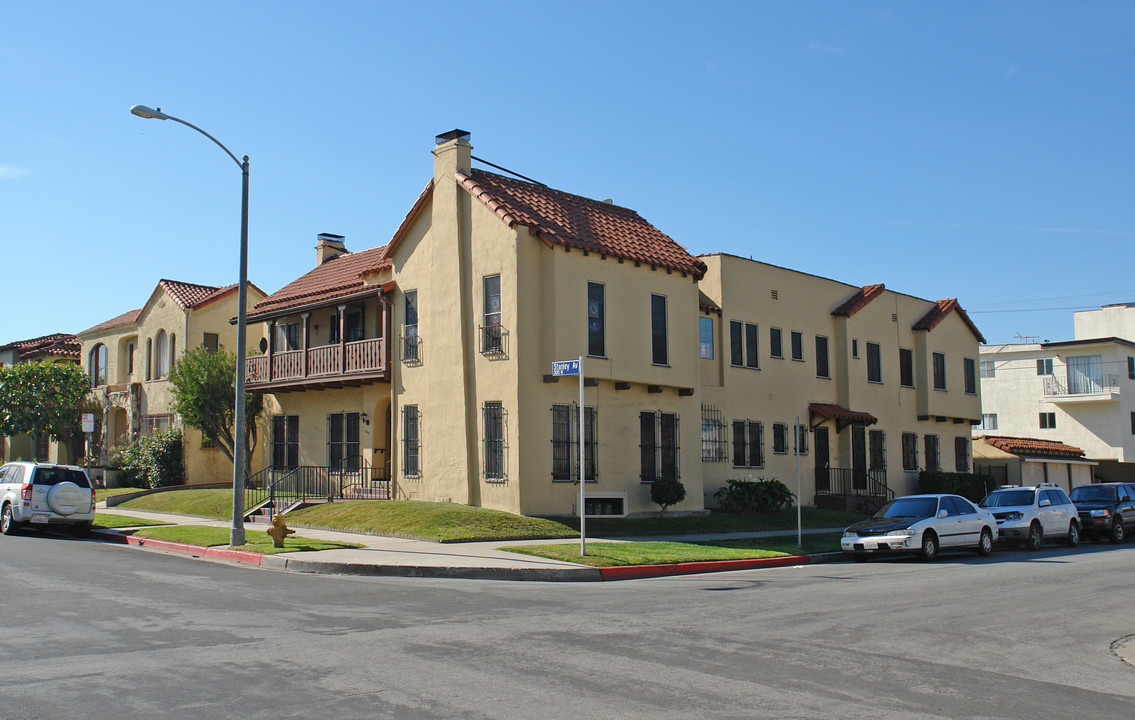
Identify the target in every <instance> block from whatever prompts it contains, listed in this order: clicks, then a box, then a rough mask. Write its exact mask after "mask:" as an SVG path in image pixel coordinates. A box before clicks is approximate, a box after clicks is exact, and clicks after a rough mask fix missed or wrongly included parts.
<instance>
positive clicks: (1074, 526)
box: [1064, 520, 1080, 547]
mask: <svg viewBox="0 0 1135 720" xmlns="http://www.w3.org/2000/svg"><path fill="white" fill-rule="evenodd" d="M1064 542H1066V543H1067V544H1068V547H1076V546H1077V545H1079V544H1080V524H1079V523H1077V522H1076V521H1075V520H1073V521H1072V522H1070V523H1068V538H1067V539H1066V540H1065V541H1064Z"/></svg>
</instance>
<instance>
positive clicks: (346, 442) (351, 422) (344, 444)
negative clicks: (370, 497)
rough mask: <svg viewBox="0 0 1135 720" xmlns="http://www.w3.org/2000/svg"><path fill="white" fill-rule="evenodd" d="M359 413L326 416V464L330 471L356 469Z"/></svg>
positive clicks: (358, 456)
mask: <svg viewBox="0 0 1135 720" xmlns="http://www.w3.org/2000/svg"><path fill="white" fill-rule="evenodd" d="M361 459H362V456H361V455H360V453H359V414H358V413H357V412H350V413H331V414H330V415H328V416H327V464H328V467H330V468H331V470H332V472H335V471H339V470H352V471H354V470H358V469H359V461H360V460H361Z"/></svg>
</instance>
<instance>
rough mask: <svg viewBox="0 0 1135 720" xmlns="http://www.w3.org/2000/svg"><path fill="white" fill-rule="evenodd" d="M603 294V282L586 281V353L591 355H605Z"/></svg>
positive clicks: (604, 292) (604, 293)
mask: <svg viewBox="0 0 1135 720" xmlns="http://www.w3.org/2000/svg"><path fill="white" fill-rule="evenodd" d="M605 296H606V288H605V287H604V285H603V283H597V282H589V283H587V354H588V355H590V356H591V357H606V355H607V335H606V332H607V329H606V318H605V317H604V313H605V312H606V309H605V307H604V305H605V301H606V297H605Z"/></svg>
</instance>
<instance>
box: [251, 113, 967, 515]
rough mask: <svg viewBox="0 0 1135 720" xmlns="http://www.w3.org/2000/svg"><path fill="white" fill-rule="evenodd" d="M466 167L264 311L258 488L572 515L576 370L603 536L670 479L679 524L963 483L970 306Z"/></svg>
mask: <svg viewBox="0 0 1135 720" xmlns="http://www.w3.org/2000/svg"><path fill="white" fill-rule="evenodd" d="M471 149H472V148H471V146H470V143H469V141H468V136H467V134H465V133H462V132H461V131H454V132H452V133H447V134H445V135H442V136H439V137H438V140H437V145H436V147H435V148H434V149H433V155H434V172H433V177H432V179H431V180H430V182H429V183H428V184H427V186H426V188H425V190H424V191H423V192H422V193H421V195H420V196H419V197H418V199H417V201H416V202H415V203H414V204H413V206H412V207H411V208H410V210H409V212H408V213H407V215H406V217H405V219H404V220H403V222H402V224H401V226H400V227H399V228H398V230H397V231H396V232H395V234H394V236H393V238H392V239H391V241H390V242H389V243H388V244H387V245H384V246H380V247H374V248H370V249H368V250H363V251H361V252H355V253H351V252H347V250H346V245H345V241H344V239H343V238H342V237H340V236H335V235H321V236H319V240H318V245H317V253H316V254H317V257H316V267H315V268H314V269H313V270H311V271H310V272H308V273H306V274H305V275H303V276H302V277H300V278H298V279H297V280H295V281H294V282H292V283H290V284H289V285H287V286H285V287H284V288H282V289H281V290H280V291H278V292H276V293H273V294H272V295H271V296H269V297H268V298H266V299H265V300H264V301H263V302H261V303H259V304H258V305H257V306H256V308H255V309H254V311H253V312H252V313H251V314H250V323H260V322H263V323H264V324H265V326H266V332H265V335H266V336H267V337H270V338H271V342H265V347H264V350H265V352H264V354H263V355H262V356H259V357H253V358H249V360H248V367H247V370H248V382H249V388H250V389H259V390H262V391H265V392H268V393H271V395H272V399H271V401H270V407H271V412H272V419H271V432H270V439H271V442H270V443H266V444H265V445H264V449H263V451H264V455H263V457H262V459H261V460H262V462H263V463H264V464H265V465H268V466H274V467H279V468H295V467H302V466H322V467H331V468H334V467H340V466H343V465H344V464H349V465H351V466H360V465H361V466H363V467H366V468H368V469H369V472H371V473H372V474H373V475H374V477H376V478H380V479H386V478H389V479H390V480H392V487H393V494H394V495H395V496H396V497H401V498H409V499H422V500H442V501H446V500H448V501H452V502H457V503H463V504H473V505H482V506H486V507H493V508H499V509H503V510H508V511H511V512H519V513H524V514H570V513H576V512H578V508H577V497H578V486H577V485H575V484H574V482H573V481H574V480H575V479H577V478H578V475H579V460H578V458H579V442H580V438H579V431H578V429H577V428H578V424H579V423H578V419H579V411H580V408H579V407H578V404H579V383H578V378H576V377H555V376H553V374H552V363H553V361H559V360H568V359H573V358H576V357H579V356H581V355H582V356H584V362H583V372H584V377H585V388H584V394H585V396H584V401H583V405H584V408H583V416H584V431H583V435H584V437H583V439H582V440H583V445H584V461H583V465H584V475H585V477H586V480H587V485H588V486H587V495H588V508H587V512H588V513H589V514H634V513H642V512H647V511H654V510H657V506H655V505H653V504H652V503H651V501H650V491H649V489H650V483H651V482H653V481H654V480H655V479H657V478H659V477H666V476H673V477H678V478H679V479H680V480H681V481H682V482H683V483H684V485H685V486H686V489H687V498H686V501H685V502H684V503H683V504H682V505H681V506H679V507H678V508H677V509H678V510H687V511H689V510H699V509H701V508H703V507H704V506H706V505H707V504H713V498H712V495H713V492H714V491H716V490H717V489H718V488H720V487H721V486H722V485H724V484H725V482H726V480H728V479H730V478H747V477H776V478H777V479H779V480H781V481H783V482H785V483H786V484H788V485H789V487H791V488H793V489H795V485H796V480H795V477H796V467H797V458H799V468H800V475H801V478H802V480H801V488H802V492H801V496H802V500H803V502H804V503H806V504H810V503H812V502H823V501H824V499H825V497H827V496H840V495H842V494H845V493H846V494H851V495H865V494H866V495H876V496H885V495H886V493H887V492H888V491H890V492H898V493H905V492H909V491H911V490H913V489H914V487H915V485H914V482H915V478H916V477H917V471H918V470H919V469H922V468H926V467H932V468H935V467H940V468H943V469H946V470H954V469H969V468H970V455H971V453H970V435H971V424H973V423H976V422H977V421H978V418H979V416H980V400H979V397H978V385H977V375H976V372H977V357H978V342H979V341H980V340H981V335H980V333H979V332H978V331H977V329H976V328H975V327H974V326H973V324H972V323H971V322H970V320H969V318H968V317H967V316H966V314H965V312H964V311H963V310H962V309H961V307H960V306H959V305H958V304H957V302H956V301H955V300H943V301H938V302H931V301H927V300H922V299H919V298H916V297H912V296H909V295H904V294H901V293H895V292H892V291H889V290H886V289H885V288H884V287H883V286H882V285H869V286H866V287H858V286H853V285H847V284H844V283H840V282H836V281H833V280H828V279H826V278H821V277H816V276H813V275H808V274H806V273H802V272H797V271H793V270H788V269H785V268H780V267H775V266H772V265H768V264H765V263H760V262H755V261H751V260H746V259H743V258H739V257H733V256H730V255H724V254H712V255H703V256H694V255H691V254H690V253H689V252H687V250H686V249H685V248H684V247H682V246H681V245H679V244H678V243H676V242H675V241H673V240H672V239H671V238H669V237H667V236H666V235H665V234H663V233H662V232H661V231H659V230H658V229H657V228H655V227H654V226H653V225H651V224H650V223H648V222H647V221H646V220H644V219H643V218H642V217H640V216H639V215H638V214H637V213H635V212H634V211H633V210H630V209H627V208H623V207H619V206H617V205H614V204H612V203H610V202H609V201H606V202H601V201H596V200H591V199H588V198H584V197H581V196H578V195H572V194H569V193H564V192H561V191H558V190H553V189H551V188H549V187H547V186H545V185H542V184H539V183H536V182H531V181H528V180H523V179H518V178H514V177H510V176H507V175H503V174H498V173H495V172H488V171H485V170H482V169H480V168H473V167H472V157H471ZM797 419H799V422H798V423H797ZM797 453H798V455H797ZM836 499H837V500H842V498H839V497H836Z"/></svg>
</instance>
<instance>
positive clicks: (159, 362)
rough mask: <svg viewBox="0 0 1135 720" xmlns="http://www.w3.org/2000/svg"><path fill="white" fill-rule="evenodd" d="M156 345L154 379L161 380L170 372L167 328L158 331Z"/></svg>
mask: <svg viewBox="0 0 1135 720" xmlns="http://www.w3.org/2000/svg"><path fill="white" fill-rule="evenodd" d="M154 346H155V347H154V355H155V358H154V360H155V366H154V379H155V380H161V379H163V378H165V376H166V375H168V374H169V338H167V337H166V331H165V330H159V331H158V337H157V338H155V340H154Z"/></svg>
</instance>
